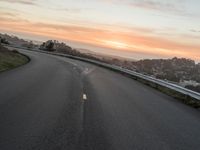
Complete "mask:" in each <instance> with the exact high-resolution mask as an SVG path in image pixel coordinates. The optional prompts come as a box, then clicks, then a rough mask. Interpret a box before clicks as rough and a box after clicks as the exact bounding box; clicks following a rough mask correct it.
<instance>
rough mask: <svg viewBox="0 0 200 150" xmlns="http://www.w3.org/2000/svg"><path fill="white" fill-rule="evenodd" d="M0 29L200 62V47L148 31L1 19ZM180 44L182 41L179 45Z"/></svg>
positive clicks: (199, 45)
mask: <svg viewBox="0 0 200 150" xmlns="http://www.w3.org/2000/svg"><path fill="white" fill-rule="evenodd" d="M0 24H1V27H0V28H1V29H5V30H11V31H18V32H23V33H31V34H34V35H41V36H48V37H51V38H58V39H63V40H73V41H78V42H84V43H88V44H92V45H96V46H99V47H105V48H112V49H117V50H124V51H132V52H136V53H146V54H151V55H162V56H163V55H165V56H172V57H173V56H179V57H180V56H181V57H190V58H194V59H196V60H200V57H199V56H200V44H198V43H192V44H191V43H187V41H184V40H183V39H184V38H182V39H179V41H171V40H168V39H166V38H163V37H162V38H161V37H160V36H158V35H156V34H154V32H153V30H149V29H138V30H137V28H135V29H130V30H128V29H127V31H123V30H121V31H120V30H116V29H115V28H114V29H112V30H110V29H108V28H106V27H102V26H97V27H85V26H76V25H57V24H48V23H32V22H28V21H26V20H20V19H14V18H8V17H7V18H6V17H3V15H1V17H0ZM181 40H183V41H181Z"/></svg>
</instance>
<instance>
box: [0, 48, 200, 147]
mask: <svg viewBox="0 0 200 150" xmlns="http://www.w3.org/2000/svg"><path fill="white" fill-rule="evenodd" d="M21 52H23V53H24V54H26V55H28V56H29V57H30V58H31V62H30V63H28V64H26V65H24V66H21V67H19V68H16V69H13V70H10V71H7V72H3V73H0V150H79V149H80V150H197V149H200V111H199V110H197V109H194V108H191V107H189V106H186V105H184V104H182V103H180V102H178V101H177V100H175V99H173V98H171V97H169V96H166V95H165V94H162V93H160V92H158V91H156V90H154V89H152V88H150V87H148V86H145V85H143V84H141V83H138V82H137V81H134V80H132V79H130V78H128V77H125V76H123V75H121V74H118V73H116V72H112V71H109V70H106V69H104V68H101V67H97V66H95V65H91V64H88V63H84V62H80V61H77V60H71V59H68V58H63V57H58V56H51V55H47V54H41V53H37V52H30V51H21Z"/></svg>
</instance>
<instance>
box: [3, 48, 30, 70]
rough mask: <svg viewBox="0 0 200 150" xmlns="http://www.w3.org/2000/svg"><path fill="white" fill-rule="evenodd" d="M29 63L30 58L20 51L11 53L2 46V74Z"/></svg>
mask: <svg viewBox="0 0 200 150" xmlns="http://www.w3.org/2000/svg"><path fill="white" fill-rule="evenodd" d="M27 62H28V58H27V57H26V56H24V55H22V54H20V53H18V51H16V50H13V51H10V50H8V49H6V48H5V47H3V46H1V45H0V72H1V71H5V70H8V69H12V68H15V67H18V66H20V65H23V64H25V63H27Z"/></svg>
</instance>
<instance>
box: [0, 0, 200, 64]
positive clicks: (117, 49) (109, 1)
mask: <svg viewBox="0 0 200 150" xmlns="http://www.w3.org/2000/svg"><path fill="white" fill-rule="evenodd" d="M0 32H1V33H9V34H13V35H18V36H20V37H25V38H27V39H32V40H40V41H42V40H47V39H57V40H61V41H65V42H67V43H68V44H69V45H71V46H74V47H78V48H85V49H90V50H93V51H95V52H98V53H103V54H109V55H117V56H124V57H129V58H133V59H143V58H171V57H174V56H177V57H186V58H192V59H194V60H196V61H198V62H199V61H200V1H199V0H166V1H164V0H0Z"/></svg>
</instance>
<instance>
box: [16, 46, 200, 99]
mask: <svg viewBox="0 0 200 150" xmlns="http://www.w3.org/2000/svg"><path fill="white" fill-rule="evenodd" d="M16 48H21V47H16ZM21 49H25V48H21ZM25 50H27V49H25ZM33 51H37V52H41V53H47V54H52V55H57V56H62V57H68V58H73V59H78V60H81V61H85V62H89V63H93V64H96V65H100V66H102V67H106V68H110V69H112V70H115V71H119V72H122V73H126V74H128V75H131V76H134V77H136V78H139V79H143V80H146V81H149V82H151V83H155V84H156V85H160V86H163V87H166V88H169V89H171V90H174V91H176V92H179V93H181V94H184V95H185V96H190V97H192V98H194V99H196V100H199V101H200V93H198V92H195V91H192V90H189V89H186V88H184V87H181V86H179V85H176V84H173V83H169V82H166V81H164V80H160V79H156V78H154V77H151V76H147V75H144V74H141V73H138V72H135V71H132V70H128V69H125V68H122V67H119V66H116V65H111V64H107V63H103V62H99V61H96V60H91V59H87V58H82V57H78V56H72V55H67V54H61V53H55V52H47V51H42V50H36V49H35V50H33Z"/></svg>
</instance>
